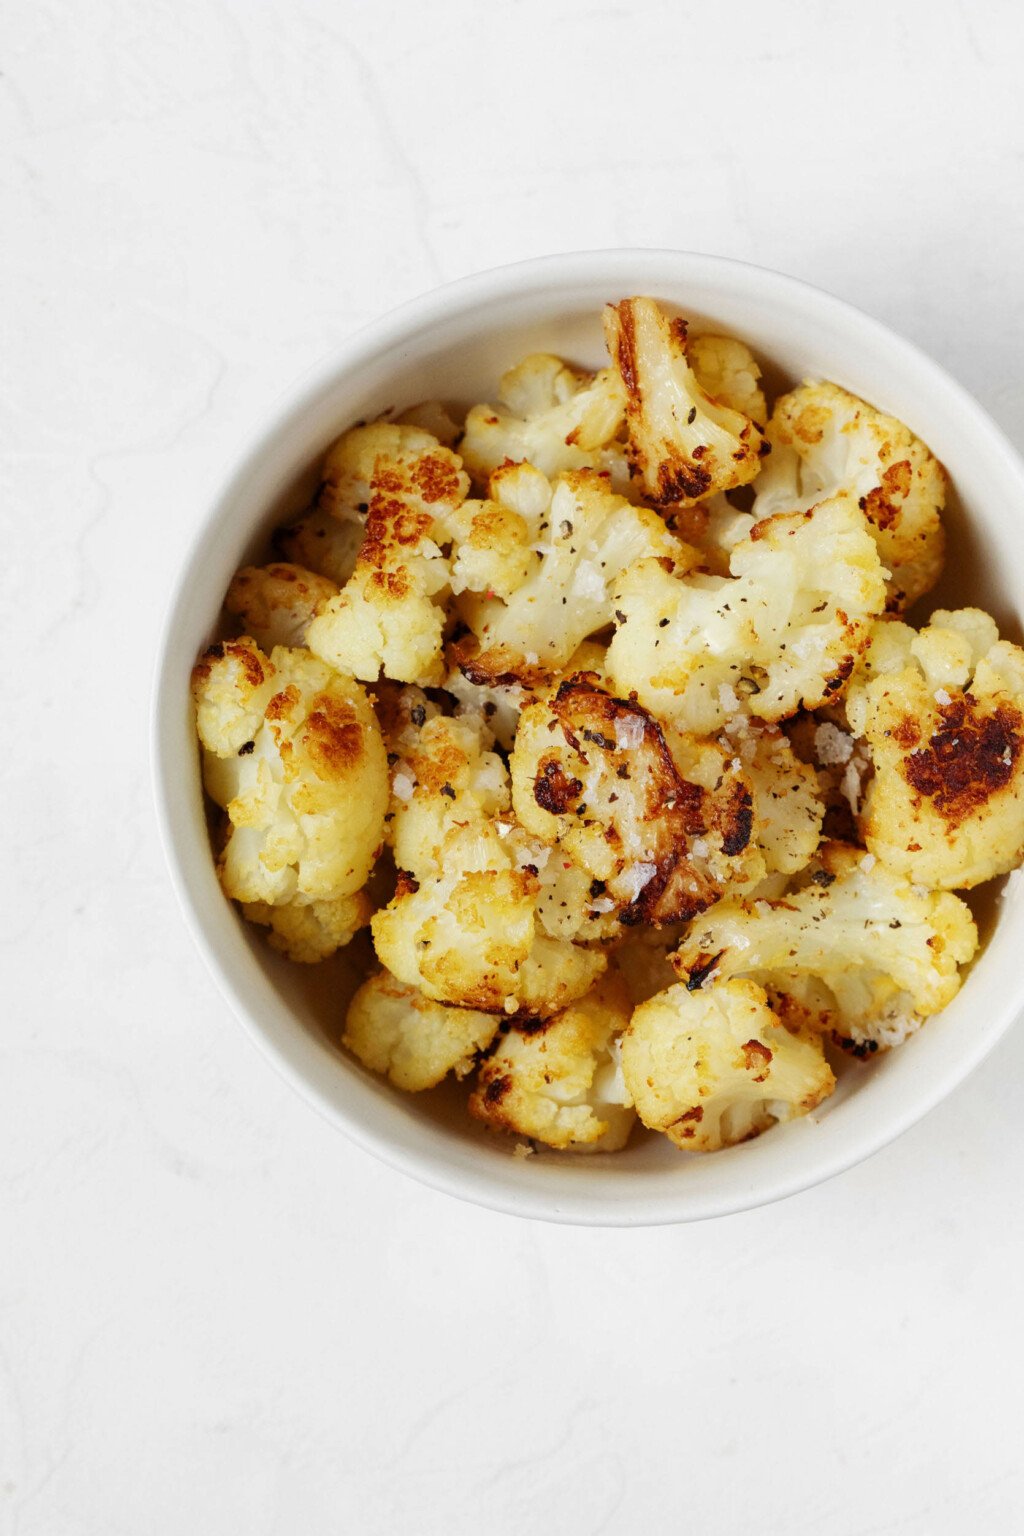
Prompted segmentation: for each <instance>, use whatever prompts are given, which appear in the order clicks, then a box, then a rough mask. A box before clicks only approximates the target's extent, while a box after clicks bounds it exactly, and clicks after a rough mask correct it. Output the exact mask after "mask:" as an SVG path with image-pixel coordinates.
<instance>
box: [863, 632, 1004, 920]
mask: <svg viewBox="0 0 1024 1536" xmlns="http://www.w3.org/2000/svg"><path fill="white" fill-rule="evenodd" d="M848 715H849V720H850V725H851V727H852V729H853V730H855V731H856V732H857V733H858V734H859V735H861V736H863V737H864V739H865V741H866V743H867V746H868V749H869V750H870V753H871V759H872V762H873V764H874V769H875V772H874V777H873V778H872V780H871V782H870V784H869V785H868V789H867V793H866V797H865V802H864V807H863V813H862V818H861V830H862V833H863V835H864V839H865V841H866V843H867V846H868V848H869V849H870V850H871V852H872V853H873V854H875V855H876V856H877V857H878V858H879V859H881V860H882V862H883V863H884V864H885V865H887V866H888V868H890V869H892V870H893V871H895V872H896V873H898V874H901V875H906V876H907V877H909V878H911V879H913V880H916V881H919V882H921V883H922V884H925V885H929V886H933V887H938V888H940V889H942V890H954V889H966V888H968V887H971V886H975V885H979V884H980V883H981V882H982V881H983V880H990V879H991V878H992V877H993V876H994V875H1001V874H1005V872H1006V871H1007V870H1009V869H1013V868H1015V867H1016V865H1018V864H1019V863H1020V861H1021V858H1022V856H1024V651H1022V650H1021V649H1020V648H1019V647H1018V646H1015V645H1011V644H1009V642H1007V641H1005V640H999V639H997V631H996V627H995V624H994V623H993V621H992V620H991V619H990V618H989V617H988V615H987V614H984V613H982V612H980V610H978V609H970V608H968V609H961V610H959V612H953V613H950V612H947V611H945V610H941V609H940V610H939V611H938V612H936V613H935V614H934V616H933V618H932V622H931V624H930V625H929V626H928V627H927V628H926V629H924V630H922V631H921V633H920V634H919V635H916V634H915V633H914V631H913V630H911V629H908V628H907V626H906V625H904V624H890V625H879V626H878V628H877V631H876V637H875V639H874V640H873V642H872V645H871V648H870V650H869V652H868V655H867V657H866V658H865V666H864V669H863V673H862V674H860V675H858V676H857V677H856V678H855V679H854V685H853V696H852V698H851V699H850V700H849V702H848Z"/></svg>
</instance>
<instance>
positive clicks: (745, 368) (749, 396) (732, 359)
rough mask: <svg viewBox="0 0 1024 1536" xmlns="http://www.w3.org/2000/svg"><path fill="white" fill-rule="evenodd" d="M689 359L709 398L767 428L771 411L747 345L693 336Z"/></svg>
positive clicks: (689, 341) (710, 337) (755, 364)
mask: <svg viewBox="0 0 1024 1536" xmlns="http://www.w3.org/2000/svg"><path fill="white" fill-rule="evenodd" d="M686 355H687V358H688V359H689V363H690V367H691V368H692V369H693V371H694V373H695V374H696V375H697V383H698V384H699V385H700V387H701V389H702V390H703V391H704V393H705V394H706V395H710V396H711V398H712V399H713V400H715V401H717V402H718V404H719V405H727V406H728V407H729V409H730V410H731V411H740V412H741V413H742V414H743V415H744V416H749V417H750V419H751V421H756V422H757V424H758V426H759V427H763V426H764V424H765V421H766V420H767V418H768V407H767V405H766V404H765V398H764V390H763V389H762V388H761V370H760V368H759V367H758V365H757V361H756V359H755V357H754V354H753V352H751V350H750V348H749V347H748V346H747V345H746V343H745V342H742V341H737V340H736V339H735V337H733V336H691V337H690V338H689V340H688V342H687V345H686Z"/></svg>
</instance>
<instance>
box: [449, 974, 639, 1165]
mask: <svg viewBox="0 0 1024 1536" xmlns="http://www.w3.org/2000/svg"><path fill="white" fill-rule="evenodd" d="M628 1022H629V998H628V996H627V994H626V992H625V989H624V988H623V985H622V982H621V981H620V980H619V978H618V977H617V976H614V975H611V974H609V975H606V976H604V977H602V979H601V980H600V981H599V982H598V983H597V985H596V986H595V987H594V988H593V990H592V991H590V992H588V993H587V995H586V996H585V997H582V998H580V999H579V1000H578V1001H577V1002H575V1003H572V1004H571V1005H570V1006H569V1007H568V1008H565V1009H563V1011H562V1012H561V1013H558V1014H556V1015H555V1016H554V1017H553V1018H549V1019H545V1020H531V1021H529V1022H524V1023H521V1024H518V1025H516V1026H514V1027H512V1028H511V1029H509V1030H508V1032H507V1033H506V1034H503V1035H501V1036H499V1038H498V1042H497V1044H496V1045H495V1047H494V1050H493V1051H492V1052H491V1054H490V1056H488V1057H487V1059H486V1060H485V1061H484V1063H483V1065H482V1066H481V1068H480V1076H479V1082H478V1086H477V1088H476V1091H475V1092H474V1093H473V1095H472V1097H471V1098H470V1100H469V1112H470V1114H471V1115H475V1116H476V1118H477V1119H478V1120H483V1121H484V1122H485V1123H486V1124H487V1125H491V1126H494V1127H496V1128H497V1129H499V1130H503V1131H511V1132H513V1133H515V1134H518V1135H520V1136H528V1137H530V1138H531V1139H533V1140H534V1141H540V1142H543V1143H545V1145H547V1146H549V1147H557V1148H559V1149H560V1150H562V1151H573V1152H617V1151H618V1150H619V1148H620V1147H623V1146H625V1144H626V1141H627V1139H628V1137H629V1133H630V1130H631V1128H632V1125H633V1122H634V1120H635V1118H636V1116H635V1114H634V1112H633V1110H632V1108H631V1107H630V1101H629V1095H628V1094H627V1093H626V1091H625V1085H624V1083H623V1080H622V1071H621V1068H620V1066H619V1062H618V1053H617V1045H618V1036H619V1035H620V1034H621V1033H622V1031H623V1029H625V1027H626V1025H627V1023H628Z"/></svg>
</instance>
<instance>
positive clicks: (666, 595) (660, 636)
mask: <svg viewBox="0 0 1024 1536" xmlns="http://www.w3.org/2000/svg"><path fill="white" fill-rule="evenodd" d="M731 568H732V573H733V574H732V577H731V578H723V577H716V576H702V575H691V576H689V577H686V578H684V579H679V578H678V577H675V576H672V575H670V574H669V573H668V572H666V571H665V570H664V569H663V568H662V566H661V565H660V564H658V563H657V562H656V561H652V560H646V561H642V562H640V563H639V564H637V565H634V566H632V567H631V568H630V569H629V570H628V571H626V573H625V574H624V576H623V577H622V578H621V579H620V581H619V582H618V583H617V585H616V587H615V592H614V598H613V605H614V610H615V619H616V624H617V628H616V631H615V636H614V638H613V640H612V643H611V645H610V647H609V650H608V670H609V672H610V674H611V676H612V677H613V678H614V680H615V683H616V686H617V687H618V688H620V689H621V690H623V691H624V692H625V691H629V690H632V691H635V692H636V694H637V697H638V698H639V699H640V701H641V703H643V704H645V705H646V706H647V708H648V709H650V710H652V711H653V712H654V713H655V714H657V715H658V716H660V717H661V718H662V719H669V720H672V721H673V723H674V724H676V725H677V726H678V727H679V728H680V729H681V730H686V731H693V732H695V733H697V734H698V735H706V734H712V733H716V732H718V731H720V730H721V729H722V726H723V725H724V724H725V721H726V720H727V718H728V717H729V715H730V714H731V713H734V712H735V709H736V708H742V709H745V710H748V711H749V712H750V713H751V714H753V715H756V716H758V717H760V718H761V719H764V720H782V719H785V718H786V717H787V716H789V715H792V714H795V713H796V711H797V710H798V709H799V708H800V707H801V705H803V706H804V707H806V708H814V707H816V706H817V705H819V704H821V703H823V702H825V701H826V700H829V699H834V698H837V697H841V695H842V692H843V689H844V688H845V685H846V681H847V679H848V678H849V676H850V673H851V672H852V671H853V668H854V664H855V662H856V659H857V657H858V656H859V654H860V652H861V651H862V650H863V648H864V646H865V645H866V644H867V639H868V631H869V621H870V620H871V618H872V617H873V616H875V615H876V614H879V613H881V611H882V609H883V607H884V605H885V585H884V581H883V578H882V571H881V566H880V564H879V560H878V553H877V551H876V549H875V545H874V542H873V540H872V538H871V536H870V534H869V533H868V530H867V526H866V524H865V521H864V515H863V513H862V512H860V511H859V510H858V508H857V505H856V503H855V502H853V501H852V500H851V499H850V498H849V497H836V498H835V499H834V500H832V501H827V502H822V503H821V504H820V505H818V506H816V507H815V508H814V509H813V511H811V512H803V513H796V514H793V515H790V516H783V515H779V516H776V517H772V518H769V519H767V520H766V521H764V522H762V523H759V524H757V526H756V527H755V528H754V530H753V532H752V533H751V536H750V538H749V539H746V540H745V541H744V542H743V543H742V544H739V545H737V547H736V548H735V549H734V550H733V553H732V559H731ZM734 701H736V702H734Z"/></svg>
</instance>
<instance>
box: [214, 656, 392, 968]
mask: <svg viewBox="0 0 1024 1536" xmlns="http://www.w3.org/2000/svg"><path fill="white" fill-rule="evenodd" d="M192 692H193V697H194V699H195V705H196V718H197V724H198V729H199V736H200V740H201V742H202V744H203V748H204V759H203V776H204V780H205V784H206V789H207V792H208V794H209V795H210V797H211V799H212V800H214V801H215V803H216V804H217V805H220V806H222V807H223V808H224V809H225V810H226V811H227V814H228V822H229V832H228V836H227V840H226V842H225V844H224V847H223V849H222V851H221V854H220V858H219V861H218V873H219V875H220V880H221V884H222V885H223V887H224V890H225V892H226V893H227V895H228V896H231V897H233V898H234V899H235V900H236V901H240V902H243V903H256V904H264V905H266V906H271V907H284V906H286V905H289V904H292V905H296V906H308V905H309V904H310V903H315V902H324V903H333V902H339V901H342V900H343V899H344V898H346V897H352V896H355V894H356V893H357V892H358V891H359V890H360V889H361V888H362V886H363V885H364V884H365V883H366V878H367V876H368V874H369V873H370V869H371V867H372V865H373V861H374V858H375V857H376V854H377V852H378V850H379V848H380V845H381V843H382V841H383V833H384V815H385V812H386V810H387V801H388V777H387V760H386V756H385V751H384V743H383V740H382V739H381V733H380V727H379V725H378V723H377V719H376V716H375V715H374V713H373V710H372V708H371V707H370V703H369V700H368V699H367V697H366V694H365V693H364V692H363V690H362V688H360V686H359V684H358V683H356V682H354V681H353V680H352V679H351V678H349V677H344V676H341V675H340V674H338V673H336V672H333V671H332V670H331V668H330V667H328V666H326V665H325V664H324V663H323V662H322V661H318V660H317V659H316V658H315V657H313V656H311V655H310V654H309V653H308V652H307V651H302V650H288V649H286V648H285V647H282V646H278V647H275V649H274V651H273V652H272V654H271V656H270V657H267V656H265V655H264V654H263V653H262V651H261V650H260V649H259V647H258V646H257V645H256V643H255V641H253V640H251V639H249V638H248V637H246V638H243V639H241V640H232V641H225V642H223V643H222V644H220V645H214V646H211V647H210V649H209V650H208V651H207V652H206V654H205V655H204V656H203V657H202V658H201V660H200V661H199V662H198V663H197V665H196V667H195V668H194V670H193V674H192ZM254 916H255V920H256V921H265V920H266V919H265V917H264V916H262V915H256V914H254ZM357 917H359V919H360V921H361V920H362V918H361V917H360V914H357V913H356V912H355V911H354V909H352V910H350V909H340V910H339V909H333V910H332V911H328V909H326V908H325V909H324V910H323V911H322V912H320V913H318V912H316V911H313V912H312V913H307V914H305V916H299V915H293V916H292V917H291V918H281V919H280V920H279V921H278V922H275V923H274V925H273V926H274V928H275V931H276V932H277V933H278V936H279V937H280V938H281V939H282V941H283V942H288V943H293V947H295V948H296V949H299V948H304V947H311V946H312V947H315V946H316V945H317V944H319V945H321V947H322V944H323V940H321V939H317V938H316V937H315V936H313V935H314V928H313V925H316V928H317V929H323V930H325V931H331V929H332V927H333V930H334V931H335V932H344V931H346V930H347V929H348V928H349V927H351V926H352V923H355V925H356V926H358V925H359V924H358V922H356V918H357ZM282 925H283V926H282ZM296 925H299V926H301V927H302V928H303V930H304V932H305V935H306V936H305V938H303V937H301V936H298V929H297V927H296ZM290 934H294V935H296V936H295V937H294V939H291V938H289V935H290Z"/></svg>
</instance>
